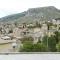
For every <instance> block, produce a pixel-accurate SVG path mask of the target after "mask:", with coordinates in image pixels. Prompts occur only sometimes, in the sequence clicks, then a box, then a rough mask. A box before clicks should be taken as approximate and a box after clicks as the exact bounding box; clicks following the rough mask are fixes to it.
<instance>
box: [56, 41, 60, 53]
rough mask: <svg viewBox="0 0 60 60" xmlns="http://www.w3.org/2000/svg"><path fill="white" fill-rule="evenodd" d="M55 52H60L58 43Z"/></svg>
mask: <svg viewBox="0 0 60 60" xmlns="http://www.w3.org/2000/svg"><path fill="white" fill-rule="evenodd" d="M56 48H57V52H60V42H59V43H58V44H57V45H56Z"/></svg>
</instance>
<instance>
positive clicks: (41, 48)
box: [33, 43, 47, 52]
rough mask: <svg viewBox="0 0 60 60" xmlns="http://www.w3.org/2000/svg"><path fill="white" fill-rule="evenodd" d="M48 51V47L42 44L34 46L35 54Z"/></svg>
mask: <svg viewBox="0 0 60 60" xmlns="http://www.w3.org/2000/svg"><path fill="white" fill-rule="evenodd" d="M46 51H47V47H46V46H45V45H44V44H42V43H37V44H34V46H33V52H46Z"/></svg>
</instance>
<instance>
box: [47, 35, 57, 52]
mask: <svg viewBox="0 0 60 60" xmlns="http://www.w3.org/2000/svg"><path fill="white" fill-rule="evenodd" d="M48 50H49V51H51V52H56V39H55V37H54V36H53V35H52V36H51V37H49V38H48Z"/></svg>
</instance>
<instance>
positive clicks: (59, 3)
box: [0, 0, 60, 17]
mask: <svg viewBox="0 0 60 60" xmlns="http://www.w3.org/2000/svg"><path fill="white" fill-rule="evenodd" d="M44 6H55V7H56V8H58V9H60V0H0V17H4V16H7V15H11V14H16V13H20V12H23V11H26V10H28V9H29V8H36V7H44Z"/></svg>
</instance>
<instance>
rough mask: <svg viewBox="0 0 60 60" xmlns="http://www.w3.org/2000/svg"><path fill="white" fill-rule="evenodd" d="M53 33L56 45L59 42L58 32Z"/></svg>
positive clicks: (59, 34)
mask: <svg viewBox="0 0 60 60" xmlns="http://www.w3.org/2000/svg"><path fill="white" fill-rule="evenodd" d="M54 33H55V39H56V43H58V42H59V40H60V32H58V31H55V32H54Z"/></svg>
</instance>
